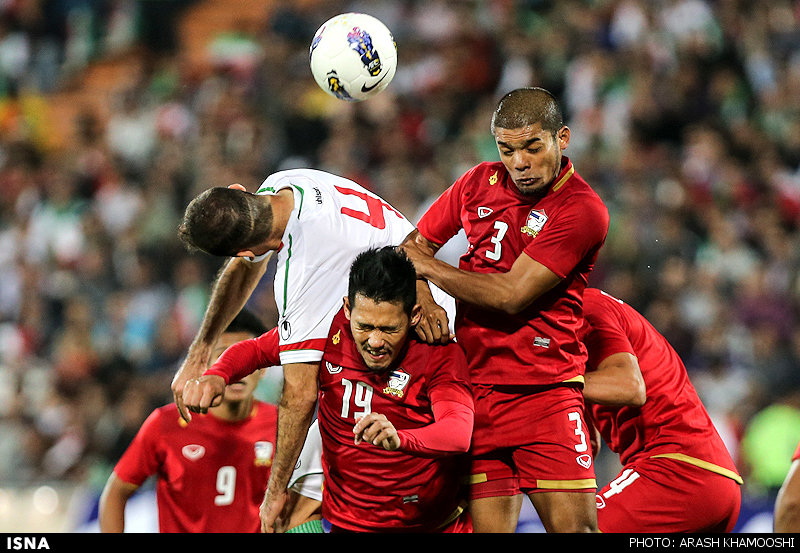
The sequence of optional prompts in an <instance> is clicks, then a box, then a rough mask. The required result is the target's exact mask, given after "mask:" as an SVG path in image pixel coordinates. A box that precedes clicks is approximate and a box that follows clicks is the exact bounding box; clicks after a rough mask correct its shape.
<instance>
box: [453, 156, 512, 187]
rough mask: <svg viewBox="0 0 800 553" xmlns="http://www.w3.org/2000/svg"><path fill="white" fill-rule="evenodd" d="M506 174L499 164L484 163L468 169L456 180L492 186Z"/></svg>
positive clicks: (495, 162)
mask: <svg viewBox="0 0 800 553" xmlns="http://www.w3.org/2000/svg"><path fill="white" fill-rule="evenodd" d="M506 173H507V171H506V168H505V167H504V166H503V164H502V163H501V162H499V161H484V162H482V163H479V164H477V165H476V166H474V167H472V168H471V169H468V170H467V171H466V172H465V173H464V174H463V175H461V177H460V178H459V179H458V180H459V181H461V182H465V181H469V182H477V183H481V182H485V183H486V184H490V185H493V184H495V183H496V182H498V181H500V180H502V178H503V177H504V175H505V174H506Z"/></svg>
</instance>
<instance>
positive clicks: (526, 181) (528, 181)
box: [515, 177, 542, 187]
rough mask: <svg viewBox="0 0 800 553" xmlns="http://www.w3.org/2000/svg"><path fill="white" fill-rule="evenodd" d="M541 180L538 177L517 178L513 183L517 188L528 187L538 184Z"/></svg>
mask: <svg viewBox="0 0 800 553" xmlns="http://www.w3.org/2000/svg"><path fill="white" fill-rule="evenodd" d="M541 180H542V179H540V178H539V177H518V178H517V180H516V181H515V182H516V183H517V186H525V187H529V186H535V185H537V184H539V182H541Z"/></svg>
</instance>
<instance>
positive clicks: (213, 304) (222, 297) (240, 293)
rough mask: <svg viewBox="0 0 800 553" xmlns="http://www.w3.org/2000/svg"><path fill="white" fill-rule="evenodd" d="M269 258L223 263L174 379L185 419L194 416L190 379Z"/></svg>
mask: <svg viewBox="0 0 800 553" xmlns="http://www.w3.org/2000/svg"><path fill="white" fill-rule="evenodd" d="M268 262H269V258H268V257H267V258H265V259H263V260H261V261H259V262H257V263H252V262H250V261H247V260H246V259H242V258H239V257H234V258H231V259H230V260H229V261H228V262H227V263H226V264H225V266H224V267H223V269H222V271H221V272H220V274H219V276H218V277H217V280H216V282H215V284H214V287H213V289H212V292H211V299H210V300H209V304H208V307H207V308H206V312H205V315H204V316H203V322H202V324H201V326H200V330H199V331H198V333H197V336H195V339H194V340H193V342H192V344H191V346H189V351H188V353H187V355H186V359H184V361H183V363H182V364H181V366H180V367H179V368H178V371H177V372H176V373H175V376H174V378H173V379H172V386H171V388H172V395H173V397H174V398H175V403H176V405H177V406H178V411H179V412H180V414H181V417H183V418H184V419H185V420H187V421H190V420H191V418H192V416H191V414H190V413H189V410H188V409H186V407H185V405H184V402H183V388H184V386H185V385H186V382H187V381H189V380H191V379H194V378H198V377H199V376H200V375H201V374H202V373H203V371H204V370H206V368H208V362H209V359H210V358H211V350H212V349H213V347H214V344H215V343H216V342H217V339H218V338H219V336H220V335H221V334H222V333H223V332H224V330H225V328H227V326H228V324H230V322H231V321H232V320H233V319H234V317H236V315H237V313H239V311H241V310H242V307H244V305H245V303H247V300H248V298H249V297H250V295H251V294H252V293H253V290H254V289H255V287H256V285H257V284H258V281H259V280H261V277H262V276H264V273H265V272H266V270H267V263H268Z"/></svg>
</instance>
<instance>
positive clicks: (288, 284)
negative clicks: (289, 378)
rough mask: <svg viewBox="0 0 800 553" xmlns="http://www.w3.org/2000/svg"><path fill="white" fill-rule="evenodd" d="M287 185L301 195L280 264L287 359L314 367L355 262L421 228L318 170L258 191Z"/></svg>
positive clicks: (285, 174) (281, 177)
mask: <svg viewBox="0 0 800 553" xmlns="http://www.w3.org/2000/svg"><path fill="white" fill-rule="evenodd" d="M286 188H289V189H291V190H292V191H293V193H294V209H293V211H292V213H291V216H290V219H289V222H288V224H287V225H286V230H285V231H284V234H283V244H282V246H281V248H280V250H279V251H278V252H277V261H276V263H277V265H276V272H275V285H274V290H275V302H276V304H277V308H278V314H279V319H278V325H279V328H280V341H279V347H280V360H281V363H282V364H286V363H310V362H314V361H319V360H321V359H322V351H323V349H324V346H325V340H326V339H327V337H328V330H329V329H330V324H331V321H332V320H333V317H334V315H335V314H336V313H337V312H338V311H339V309H340V308H341V307H342V298H344V296H345V295H346V294H347V281H348V275H349V272H350V265H351V264H352V263H353V260H354V259H355V257H356V256H357V255H358V254H359V253H361V252H363V251H364V250H367V249H369V248H374V247H382V246H389V245H398V244H400V243H401V242H402V241H403V239H404V238H405V237H406V236H407V235H408V233H409V232H411V231H412V230H413V229H414V226H413V225H412V224H411V223H410V222H409V221H408V220H407V219H406V218H405V216H403V214H401V213H400V212H399V211H397V210H396V209H394V208H393V207H392V206H391V205H389V204H388V203H387V202H386V201H384V200H383V199H381V198H380V197H379V196H377V195H376V194H374V193H372V192H370V191H368V190H366V189H365V188H363V187H362V186H360V185H358V184H357V183H355V182H353V181H351V180H348V179H345V178H342V177H338V176H335V175H331V174H329V173H325V172H322V171H317V170H313V169H296V170H289V171H281V172H279V173H275V174H273V175H270V176H269V177H268V178H267V179H266V180H265V181H264V182H263V184H262V185H261V187H260V188H259V190H258V193H259V194H276V193H277V192H278V191H279V190H282V189H286Z"/></svg>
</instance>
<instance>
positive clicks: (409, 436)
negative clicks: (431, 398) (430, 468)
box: [397, 401, 474, 456]
mask: <svg viewBox="0 0 800 553" xmlns="http://www.w3.org/2000/svg"><path fill="white" fill-rule="evenodd" d="M433 410H434V417H435V421H434V422H433V423H431V424H429V425H427V426H423V427H421V428H416V429H414V430H400V431H398V433H397V434H398V436H399V437H400V449H402V450H404V451H408V452H412V453H419V454H423V455H431V456H441V455H453V454H456V453H465V452H466V451H467V450H469V446H470V441H471V437H472V428H473V423H474V411H473V410H472V409H471V408H470V407H468V406H466V405H463V404H461V403H458V402H455V401H439V402H436V403H435V404H434V405H433Z"/></svg>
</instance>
